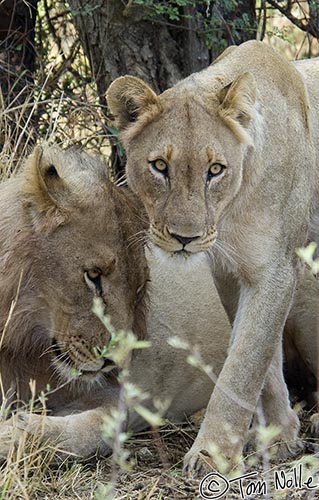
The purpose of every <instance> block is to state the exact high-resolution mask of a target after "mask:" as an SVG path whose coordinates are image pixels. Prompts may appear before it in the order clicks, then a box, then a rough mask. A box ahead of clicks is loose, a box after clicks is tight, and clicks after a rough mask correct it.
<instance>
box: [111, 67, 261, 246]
mask: <svg viewBox="0 0 319 500" xmlns="http://www.w3.org/2000/svg"><path fill="white" fill-rule="evenodd" d="M199 75H200V74H199ZM194 78H196V75H193V76H191V77H189V78H188V79H186V80H184V81H183V82H180V83H179V84H178V85H176V86H175V87H173V88H171V89H169V90H167V91H166V92H164V93H163V94H161V95H160V96H157V95H156V94H155V93H154V92H153V91H152V90H151V89H150V88H149V87H148V86H147V85H146V84H145V83H144V82H142V81H141V80H139V79H137V78H134V77H131V76H126V77H121V78H118V79H117V80H115V81H114V82H113V83H112V85H111V86H110V88H109V90H108V92H107V101H108V105H109V108H110V111H111V113H112V115H113V116H114V119H115V123H116V126H117V127H118V128H119V129H120V131H121V137H122V140H123V142H124V145H125V148H126V150H127V177H128V182H129V185H130V186H131V187H132V189H133V190H134V191H135V192H136V193H137V194H138V196H139V197H140V198H141V200H142V201H143V203H144V205H145V208H146V210H147V212H148V214H149V217H150V223H151V226H150V234H151V237H152V239H153V241H154V243H155V244H157V245H158V246H160V247H161V248H162V249H164V250H166V251H168V252H179V251H186V252H191V253H194V252H201V251H206V250H208V249H209V248H210V247H211V246H212V245H213V243H214V241H215V240H216V236H217V228H218V224H219V222H220V221H221V219H222V217H223V215H224V214H225V213H226V212H227V208H228V206H229V204H230V202H231V201H232V200H233V199H234V198H235V197H236V194H237V193H238V191H239V189H240V187H241V184H242V177H243V160H244V157H245V153H246V151H247V148H248V147H249V145H250V144H251V142H252V140H251V137H250V124H251V122H252V120H253V118H254V115H255V100H256V85H255V80H254V77H253V76H252V75H251V74H250V73H243V74H242V75H240V76H238V77H236V78H235V79H234V80H233V81H229V80H227V79H226V78H225V77H224V76H220V77H218V78H215V79H210V80H209V78H208V79H205V76H202V77H200V76H198V77H197V78H198V80H197V81H196V82H195V83H196V84H194Z"/></svg>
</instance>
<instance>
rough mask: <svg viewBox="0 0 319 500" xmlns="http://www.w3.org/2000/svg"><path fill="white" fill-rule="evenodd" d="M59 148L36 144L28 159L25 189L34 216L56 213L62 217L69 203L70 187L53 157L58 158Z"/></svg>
mask: <svg viewBox="0 0 319 500" xmlns="http://www.w3.org/2000/svg"><path fill="white" fill-rule="evenodd" d="M58 154H59V150H58V148H50V147H46V146H44V147H42V146H36V147H35V149H34V150H33V153H32V154H31V156H30V157H29V158H28V160H27V165H26V169H27V175H26V183H25V185H24V191H25V194H26V195H27V198H28V199H29V200H30V203H28V206H29V208H31V209H32V213H33V216H34V215H36V214H37V215H38V216H40V215H41V214H45V213H49V212H50V213H55V216H56V217H57V216H58V213H60V217H59V218H61V217H62V213H63V212H64V210H63V208H64V206H65V205H67V204H68V198H69V189H68V187H67V185H66V183H65V181H64V180H63V178H62V177H61V176H60V174H59V168H58V167H57V165H56V163H54V161H52V160H53V158H52V157H55V158H56V159H58Z"/></svg>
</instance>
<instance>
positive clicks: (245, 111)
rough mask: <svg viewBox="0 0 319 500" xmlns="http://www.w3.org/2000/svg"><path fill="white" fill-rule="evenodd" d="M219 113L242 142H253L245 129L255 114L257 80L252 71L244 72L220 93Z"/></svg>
mask: <svg viewBox="0 0 319 500" xmlns="http://www.w3.org/2000/svg"><path fill="white" fill-rule="evenodd" d="M219 101H220V103H221V104H220V107H219V115H220V117H221V118H223V120H224V121H225V122H226V123H227V125H228V126H229V127H230V128H231V129H232V130H233V132H234V133H235V135H237V137H238V139H239V140H240V141H241V142H246V143H247V142H248V143H251V137H250V136H249V134H248V132H247V131H246V130H245V129H247V128H248V126H249V124H250V122H251V120H252V119H253V118H254V116H255V112H256V109H255V103H256V80H255V78H254V76H253V75H252V74H251V73H244V74H243V75H241V76H239V77H238V78H236V80H234V81H233V82H232V83H231V84H230V85H228V86H227V87H225V88H223V89H222V90H221V92H220V94H219Z"/></svg>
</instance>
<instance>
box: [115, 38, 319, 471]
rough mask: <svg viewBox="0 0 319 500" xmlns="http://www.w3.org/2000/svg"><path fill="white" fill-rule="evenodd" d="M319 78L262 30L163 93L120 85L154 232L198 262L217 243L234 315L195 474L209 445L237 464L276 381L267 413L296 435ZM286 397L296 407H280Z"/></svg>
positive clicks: (119, 112) (131, 170)
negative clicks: (291, 342) (285, 356)
mask: <svg viewBox="0 0 319 500" xmlns="http://www.w3.org/2000/svg"><path fill="white" fill-rule="evenodd" d="M317 67H318V64H317V65H316V68H317ZM300 69H301V68H300ZM316 75H318V70H317V69H316ZM315 82H318V76H312V72H311V71H310V72H305V75H304V76H303V77H302V76H301V74H300V73H299V72H298V70H297V69H296V68H295V67H294V66H293V65H292V64H290V63H289V62H288V61H287V60H286V59H285V58H283V57H282V56H280V55H279V54H278V53H276V52H275V51H274V50H272V49H271V48H270V47H268V46H266V45H265V44H263V43H260V42H255V41H250V42H247V43H244V44H242V45H241V46H239V47H237V48H233V49H230V50H227V51H226V52H225V54H224V55H222V56H221V57H220V58H219V59H218V60H217V61H216V63H215V64H213V65H212V66H210V67H209V68H207V69H206V70H203V71H201V72H200V73H197V74H193V75H191V76H190V77H188V78H186V79H185V80H183V81H181V82H179V83H178V84H177V85H176V86H175V87H173V88H171V89H169V90H167V91H166V92H164V93H163V94H161V95H160V96H157V95H156V94H155V93H154V92H153V91H152V90H151V89H150V88H149V87H148V86H147V85H146V84H145V83H144V82H142V81H141V80H139V79H136V78H134V77H129V76H128V77H122V78H119V79H117V80H116V81H115V82H114V83H113V84H112V85H111V86H110V88H109V90H108V92H107V99H108V104H109V107H110V110H111V113H112V114H113V115H114V117H115V122H116V124H117V126H118V127H119V128H120V130H121V136H122V139H123V142H124V145H125V148H126V151H127V176H128V181H129V185H130V186H131V187H132V189H133V190H134V191H135V192H136V193H137V194H138V195H139V197H140V198H141V200H142V202H143V203H144V206H145V208H146V210H147V213H148V215H149V218H150V236H151V239H152V241H153V242H154V244H156V245H158V246H159V247H161V248H162V249H163V250H164V251H166V252H167V255H169V254H170V253H178V252H184V253H185V254H186V256H188V258H189V260H191V259H192V258H193V257H192V256H193V255H194V254H195V253H198V252H207V251H208V252H210V253H211V254H212V255H213V260H214V277H215V282H216V284H217V288H218V290H219V293H220V297H221V299H222V301H223V304H224V305H225V308H226V310H227V312H228V315H229V317H230V319H231V321H232V322H233V332H232V344H231V348H230V350H229V353H228V357H227V360H226V363H225V365H224V367H223V370H222V372H221V374H220V377H219V380H218V384H217V386H216V387H215V389H214V391H213V394H212V397H211V399H210V403H209V405H208V409H207V412H206V416H205V419H204V421H203V424H202V426H201V429H200V432H199V434H198V436H197V438H196V440H195V442H194V445H193V447H192V449H191V450H190V452H189V453H188V454H187V455H186V458H185V471H186V472H187V473H189V474H191V475H192V474H197V473H201V471H202V466H203V465H204V464H203V461H202V460H201V456H202V455H201V452H202V451H203V452H204V453H205V455H212V450H213V449H216V448H218V449H219V450H220V452H221V453H222V454H223V455H224V457H225V458H226V459H227V461H228V464H229V466H230V467H231V466H232V464H233V463H234V462H236V460H237V458H238V457H239V456H240V455H241V452H242V448H243V444H244V442H245V439H246V435H247V431H248V428H249V425H250V422H251V417H252V413H253V412H254V409H255V407H256V404H257V401H258V398H259V396H260V393H261V390H262V388H263V387H264V391H263V397H264V401H265V412H266V416H267V420H268V417H269V418H270V420H271V421H272V422H274V423H277V424H279V425H282V427H285V429H286V433H287V434H289V433H290V441H291V444H293V443H294V442H296V440H297V432H296V430H297V421H296V419H295V417H294V416H293V414H292V412H291V410H290V408H289V402H288V398H287V394H285V390H284V383H283V378H282V374H281V357H282V355H281V338H282V331H283V326H284V323H285V320H286V318H287V314H288V312H289V309H290V306H291V303H292V299H293V295H294V291H295V287H296V283H297V281H298V277H299V267H300V266H299V263H298V261H297V257H296V254H295V249H296V248H297V247H299V246H302V245H303V244H305V242H306V239H307V232H308V227H309V220H310V214H311V210H312V208H313V207H314V205H316V201H317V196H318V186H319V174H318V172H319V144H318V123H319V99H318V92H317V88H316V84H315ZM307 86H308V89H307ZM185 260H186V259H185ZM236 283H237V285H236ZM194 314H196V308H195V307H194ZM212 330H213V327H212ZM207 342H208V343H209V342H210V337H207ZM269 370H272V371H273V370H274V373H275V374H276V375H275V379H277V380H279V381H280V382H278V384H277V385H276V384H275V383H274V377H273V376H272V375H271V372H269ZM279 387H280V388H281V389H280V391H279V392H280V395H279V394H278V388H279ZM276 388H277V389H276ZM227 390H228V391H230V390H231V391H234V392H235V393H236V395H237V402H234V400H233V399H232V398H230V397H228V396H227ZM278 396H279V400H283V399H284V400H285V405H284V406H285V411H281V410H280V411H277V408H278V405H277V400H278ZM281 409H282V405H281ZM211 444H213V445H214V447H212V446H210V445H211ZM206 461H207V459H206Z"/></svg>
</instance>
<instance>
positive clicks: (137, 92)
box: [106, 76, 160, 130]
mask: <svg viewBox="0 0 319 500" xmlns="http://www.w3.org/2000/svg"><path fill="white" fill-rule="evenodd" d="M106 99H107V104H108V107H109V110H110V112H111V114H112V115H113V116H114V120H115V126H116V127H117V128H118V129H119V130H124V129H125V128H127V127H128V125H129V124H130V123H132V122H135V121H137V119H138V118H139V116H140V115H142V114H144V113H145V112H154V114H155V113H156V112H158V111H159V110H160V104H159V99H158V97H157V95H156V94H155V92H153V90H152V89H151V88H150V87H149V86H148V85H146V83H144V82H143V81H142V80H140V79H139V78H135V77H134V76H121V77H120V78H117V79H116V80H114V82H113V83H111V85H110V87H109V88H108V90H107V92H106Z"/></svg>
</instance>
